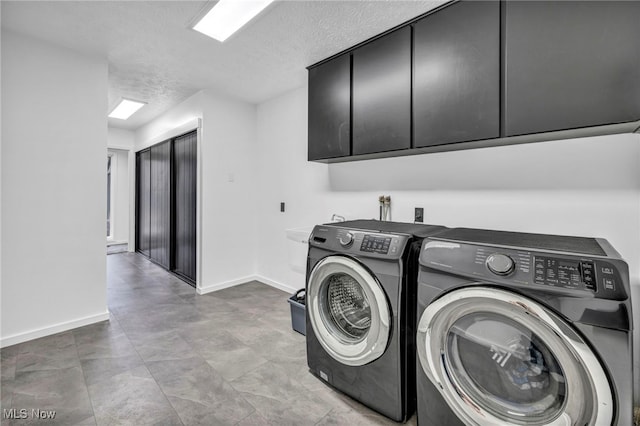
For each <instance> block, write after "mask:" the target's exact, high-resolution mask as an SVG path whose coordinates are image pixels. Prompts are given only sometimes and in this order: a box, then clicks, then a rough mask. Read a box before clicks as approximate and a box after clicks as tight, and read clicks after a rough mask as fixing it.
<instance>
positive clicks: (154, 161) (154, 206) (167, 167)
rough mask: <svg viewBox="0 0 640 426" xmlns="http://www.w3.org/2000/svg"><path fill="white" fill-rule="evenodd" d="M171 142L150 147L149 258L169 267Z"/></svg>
mask: <svg viewBox="0 0 640 426" xmlns="http://www.w3.org/2000/svg"><path fill="white" fill-rule="evenodd" d="M170 203H171V142H170V141H167V142H163V143H161V144H158V145H155V146H153V147H152V148H151V238H150V243H151V248H150V252H151V259H152V260H154V261H155V262H157V263H158V264H160V265H162V266H164V267H165V268H169V259H170V257H169V255H170V247H171V220H170V213H171V210H170V209H171V204H170Z"/></svg>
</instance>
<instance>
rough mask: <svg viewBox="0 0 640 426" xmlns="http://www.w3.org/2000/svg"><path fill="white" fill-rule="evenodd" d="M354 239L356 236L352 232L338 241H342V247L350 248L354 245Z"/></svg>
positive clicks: (341, 236) (343, 235)
mask: <svg viewBox="0 0 640 426" xmlns="http://www.w3.org/2000/svg"><path fill="white" fill-rule="evenodd" d="M354 239H355V236H354V235H353V233H352V232H347V233H346V234H342V235H340V236H339V237H338V240H339V241H340V245H342V247H349V246H350V245H351V244H353V240H354Z"/></svg>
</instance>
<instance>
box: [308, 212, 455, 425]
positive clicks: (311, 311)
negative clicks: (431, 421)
mask: <svg viewBox="0 0 640 426" xmlns="http://www.w3.org/2000/svg"><path fill="white" fill-rule="evenodd" d="M443 229H444V228H442V227H436V226H429V225H413V224H404V223H393V222H381V221H375V220H367V221H362V220H360V221H351V222H341V223H332V224H326V225H319V226H316V227H315V228H314V230H313V232H312V234H311V236H310V238H309V256H308V264H307V286H306V297H307V301H306V321H307V361H308V365H309V369H310V371H311V372H312V373H313V374H314V375H316V376H317V377H319V378H320V379H321V380H323V381H324V382H326V383H328V384H329V385H331V386H333V387H334V388H336V389H337V390H339V391H341V392H343V393H345V394H347V395H349V396H351V397H352V398H354V399H355V400H357V401H359V402H361V403H362V404H364V405H366V406H368V407H370V408H372V409H373V410H376V411H378V412H380V413H381V414H383V415H385V416H387V417H389V418H391V419H393V420H396V421H405V420H406V419H407V418H408V417H410V416H411V415H412V414H413V412H414V410H415V346H414V338H415V328H414V327H415V282H416V281H415V280H416V275H417V267H416V264H417V255H418V253H419V250H420V243H421V240H422V238H424V237H426V236H427V235H433V234H435V233H437V232H440V231H442V230H443Z"/></svg>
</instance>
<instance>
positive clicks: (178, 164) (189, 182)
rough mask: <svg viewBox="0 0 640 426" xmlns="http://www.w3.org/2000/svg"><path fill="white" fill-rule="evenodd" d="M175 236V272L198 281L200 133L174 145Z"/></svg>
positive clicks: (175, 142)
mask: <svg viewBox="0 0 640 426" xmlns="http://www.w3.org/2000/svg"><path fill="white" fill-rule="evenodd" d="M173 154H174V158H173V165H174V168H173V172H174V194H175V195H174V199H175V207H174V219H173V223H174V230H175V231H174V236H175V241H174V243H173V248H174V255H173V259H174V260H173V268H172V269H173V271H174V272H175V273H177V274H179V275H182V276H183V277H185V278H187V279H188V280H189V281H190V282H191V283H192V284H195V282H196V177H197V173H196V172H197V136H196V132H193V133H189V134H187V135H184V136H180V137H178V138H176V139H175V141H174V145H173Z"/></svg>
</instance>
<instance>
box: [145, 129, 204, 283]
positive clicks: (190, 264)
mask: <svg viewBox="0 0 640 426" xmlns="http://www.w3.org/2000/svg"><path fill="white" fill-rule="evenodd" d="M197 140H198V139H197V134H196V132H195V131H194V132H192V133H187V134H186V135H183V136H179V137H177V138H174V139H169V140H167V141H165V142H162V143H159V144H157V145H154V146H152V147H151V148H149V149H146V150H144V151H140V152H138V154H137V156H136V171H137V172H136V250H137V251H138V252H139V253H141V254H143V255H145V256H147V257H148V258H149V259H151V260H152V261H154V262H155V263H157V264H158V265H160V266H163V267H164V268H165V269H168V270H170V271H173V272H175V273H176V274H177V275H179V276H181V277H182V278H184V280H185V281H187V282H188V283H189V284H191V285H193V286H194V287H195V284H196V176H197V174H196V166H197Z"/></svg>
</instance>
